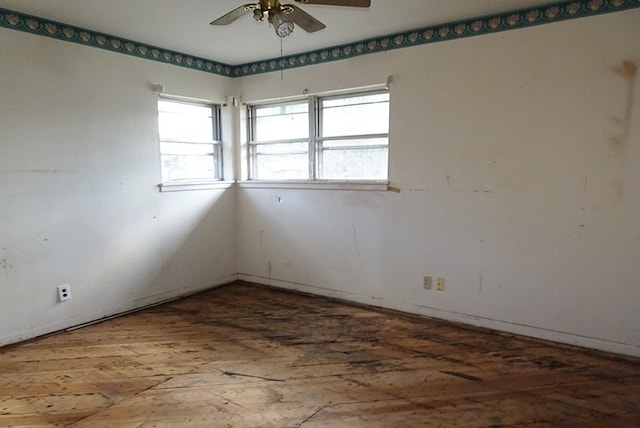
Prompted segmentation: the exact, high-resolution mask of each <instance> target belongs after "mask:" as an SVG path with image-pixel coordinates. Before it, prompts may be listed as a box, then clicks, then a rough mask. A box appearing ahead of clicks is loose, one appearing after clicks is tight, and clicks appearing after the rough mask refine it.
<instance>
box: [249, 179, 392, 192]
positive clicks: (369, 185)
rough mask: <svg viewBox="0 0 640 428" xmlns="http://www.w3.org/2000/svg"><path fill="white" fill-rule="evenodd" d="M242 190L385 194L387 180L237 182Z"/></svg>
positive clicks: (387, 188) (387, 185)
mask: <svg viewBox="0 0 640 428" xmlns="http://www.w3.org/2000/svg"><path fill="white" fill-rule="evenodd" d="M238 187H240V188H243V189H308V190H363V191H373V192H386V191H388V190H389V181H387V180H246V181H239V182H238Z"/></svg>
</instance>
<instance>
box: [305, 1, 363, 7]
mask: <svg viewBox="0 0 640 428" xmlns="http://www.w3.org/2000/svg"><path fill="white" fill-rule="evenodd" d="M295 1H296V2H298V3H303V4H326V5H330V6H351V7H369V6H371V0H295Z"/></svg>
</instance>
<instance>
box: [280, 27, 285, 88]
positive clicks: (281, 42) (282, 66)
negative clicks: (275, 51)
mask: <svg viewBox="0 0 640 428" xmlns="http://www.w3.org/2000/svg"><path fill="white" fill-rule="evenodd" d="M282 39H283V38H282V37H280V81H283V80H284V65H283V64H282V60H283V58H284V55H283V49H282V45H283V41H282Z"/></svg>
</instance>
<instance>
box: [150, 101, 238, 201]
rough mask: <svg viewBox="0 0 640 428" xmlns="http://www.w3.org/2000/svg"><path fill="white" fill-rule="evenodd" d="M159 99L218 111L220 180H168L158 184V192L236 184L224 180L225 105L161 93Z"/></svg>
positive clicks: (215, 187) (207, 188)
mask: <svg viewBox="0 0 640 428" xmlns="http://www.w3.org/2000/svg"><path fill="white" fill-rule="evenodd" d="M158 99H159V100H161V99H164V100H169V101H177V102H183V103H191V104H202V105H208V106H212V107H213V108H214V109H217V111H216V112H215V113H217V115H218V118H217V123H216V126H217V128H218V129H217V130H216V132H217V134H218V137H219V139H218V140H215V143H214V144H216V145H217V146H218V147H217V154H218V158H219V160H218V165H217V168H218V172H217V173H218V174H219V175H220V178H211V179H203V180H168V181H164V180H163V181H162V182H161V183H160V184H158V186H157V187H158V190H159V191H160V192H161V193H164V192H181V191H191V190H209V189H228V188H230V187H231V186H232V185H233V184H234V182H233V181H225V180H224V142H223V141H222V121H221V118H220V115H221V112H222V107H223V103H219V102H215V101H212V100H207V99H201V98H192V97H184V96H180V95H171V94H165V93H160V94H158ZM162 141H163V140H161V139H159V140H158V142H159V143H161V142H162Z"/></svg>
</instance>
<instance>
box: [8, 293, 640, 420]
mask: <svg viewBox="0 0 640 428" xmlns="http://www.w3.org/2000/svg"><path fill="white" fill-rule="evenodd" d="M0 426H2V427H5V426H7V427H13V426H37V427H110V428H111V427H125V426H126V427H205V426H211V427H301V428H310V427H389V426H398V427H404V426H445V427H448V426H465V427H495V426H523V427H545V426H548V427H555V426H571V427H573V426H580V427H591V426H593V427H601V426H621V427H640V361H639V360H637V359H631V358H622V357H617V356H614V355H609V354H604V353H597V352H592V351H585V350H581V349H577V348H570V347H566V346H554V345H552V344H546V343H543V342H540V341H534V340H529V339H525V338H520V337H516V336H512V335H505V334H498V333H491V332H488V331H478V330H472V329H467V328H461V327H460V326H456V325H452V324H448V323H446V322H440V321H436V320H428V319H422V318H418V317H412V316H405V315H402V314H396V313H393V312H390V311H379V310H374V309H371V308H366V307H361V306H354V305H348V304H344V303H340V302H336V301H332V300H328V299H322V298H315V297H310V296H306V295H301V294H295V293H289V292H283V291H278V290H274V289H269V288H266V287H260V286H255V285H251V284H247V283H243V282H238V283H236V284H234V285H233V286H229V287H222V288H219V289H216V290H212V291H209V292H207V293H203V294H200V295H198V296H194V297H190V298H186V299H183V300H179V301H173V302H170V303H167V304H165V305H162V306H158V307H154V308H150V309H147V310H144V311H141V312H138V313H134V314H130V315H127V316H124V317H121V318H116V319H112V320H109V321H106V322H103V323H100V324H95V325H91V326H87V327H85V328H82V329H79V330H74V331H69V332H62V333H58V334H54V335H50V336H47V337H44V338H41V339H37V340H33V341H30V342H26V343H23V344H18V345H12V346H7V347H4V348H0Z"/></svg>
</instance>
